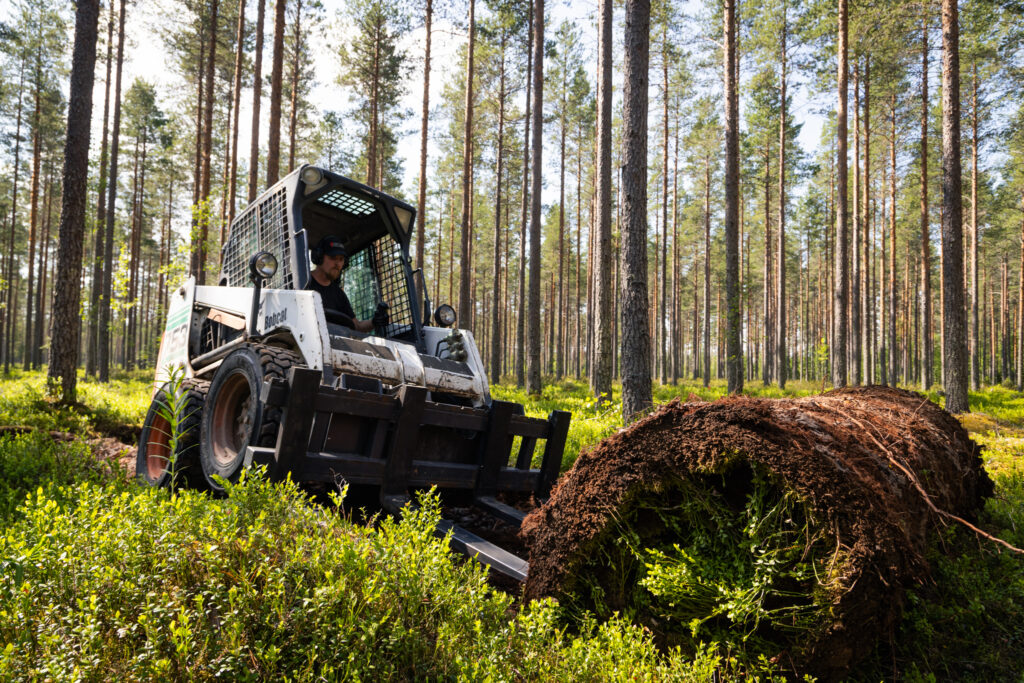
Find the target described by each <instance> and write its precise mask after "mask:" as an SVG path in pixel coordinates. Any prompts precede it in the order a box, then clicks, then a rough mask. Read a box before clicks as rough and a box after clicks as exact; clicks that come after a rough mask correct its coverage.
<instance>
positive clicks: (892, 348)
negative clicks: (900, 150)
mask: <svg viewBox="0 0 1024 683" xmlns="http://www.w3.org/2000/svg"><path fill="white" fill-rule="evenodd" d="M889 112H890V121H891V124H892V137H891V138H890V140H889V203H890V204H891V205H892V211H891V212H890V214H889V251H890V254H889V366H890V374H891V376H892V385H893V386H896V377H897V374H896V358H897V356H896V311H897V307H898V305H899V304H898V302H897V298H898V296H897V292H898V291H899V290H898V289H897V287H896V91H895V90H893V92H892V95H891V96H890V99H889Z"/></svg>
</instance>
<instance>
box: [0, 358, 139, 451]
mask: <svg viewBox="0 0 1024 683" xmlns="http://www.w3.org/2000/svg"><path fill="white" fill-rule="evenodd" d="M151 395H152V380H151V379H149V380H144V379H140V378H124V379H117V380H114V381H112V382H110V383H108V384H103V383H100V382H95V381H92V380H86V379H84V378H83V377H79V381H78V403H77V404H76V405H73V406H60V405H58V404H57V403H56V401H55V400H54V399H53V398H52V396H50V394H49V392H48V391H47V383H46V377H45V374H42V373H38V372H33V373H21V372H16V373H14V374H13V375H12V376H11V377H6V378H3V379H0V427H2V426H25V427H33V428H36V429H40V430H43V431H59V432H65V433H68V434H72V435H75V436H81V437H90V436H104V435H107V436H116V437H118V438H120V439H121V440H122V441H126V442H128V443H132V442H133V441H134V439H135V438H137V437H138V433H139V430H140V429H141V428H142V420H143V418H144V417H145V415H146V409H147V408H148V407H149V401H150V397H151Z"/></svg>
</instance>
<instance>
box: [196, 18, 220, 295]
mask: <svg viewBox="0 0 1024 683" xmlns="http://www.w3.org/2000/svg"><path fill="white" fill-rule="evenodd" d="M218 8H219V1H218V0H211V2H210V38H209V40H210V48H209V50H208V52H207V53H206V81H205V83H204V85H205V86H206V94H205V95H204V97H203V99H204V100H206V103H205V109H203V156H202V170H201V173H200V176H199V177H200V186H199V206H200V216H201V218H200V232H199V235H200V237H199V250H198V253H199V257H198V266H199V267H198V270H197V276H196V283H197V284H200V285H202V284H206V258H207V243H208V241H209V239H210V220H211V217H212V216H213V212H212V211H211V210H210V163H211V161H212V159H211V157H212V155H213V82H214V80H215V79H216V75H217V74H216V70H215V66H216V64H217V61H216V59H217V10H218Z"/></svg>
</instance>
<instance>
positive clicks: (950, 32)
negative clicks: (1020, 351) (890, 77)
mask: <svg viewBox="0 0 1024 683" xmlns="http://www.w3.org/2000/svg"><path fill="white" fill-rule="evenodd" d="M961 189H962V188H961V178H960V25H959V18H958V16H957V5H956V0H942V252H943V254H942V271H943V278H942V289H943V292H944V294H945V296H944V297H943V310H942V328H943V332H944V334H943V339H944V343H943V349H942V363H943V366H944V367H945V387H944V388H945V390H946V410H948V411H949V412H951V413H953V414H954V415H955V414H959V413H966V412H969V411H970V407H969V405H968V403H967V385H968V382H969V380H970V378H969V376H968V372H967V313H966V308H965V307H964V235H963V199H962V196H961ZM1022 263H1024V260H1022ZM1020 383H1021V377H1020V374H1019V373H1018V375H1017V385H1018V391H1019V390H1020V389H1019V387H1020Z"/></svg>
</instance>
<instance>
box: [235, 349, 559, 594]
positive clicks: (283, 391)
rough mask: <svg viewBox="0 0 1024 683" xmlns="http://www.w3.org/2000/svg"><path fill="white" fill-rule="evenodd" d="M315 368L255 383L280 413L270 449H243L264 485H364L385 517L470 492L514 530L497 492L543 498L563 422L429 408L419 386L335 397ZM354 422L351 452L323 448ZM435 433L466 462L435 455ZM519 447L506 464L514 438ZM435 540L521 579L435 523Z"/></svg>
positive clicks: (484, 547)
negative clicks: (446, 493) (463, 453)
mask: <svg viewBox="0 0 1024 683" xmlns="http://www.w3.org/2000/svg"><path fill="white" fill-rule="evenodd" d="M321 377H322V375H321V373H320V372H319V371H317V370H310V369H307V368H299V367H293V368H291V369H289V371H288V377H287V379H286V380H281V379H274V380H270V381H268V382H266V383H265V384H264V385H263V390H262V394H261V400H262V401H263V402H264V403H265V404H266V405H268V406H279V407H281V408H282V411H283V412H282V417H281V423H280V427H279V429H278V434H277V444H276V446H275V447H274V448H261V447H258V446H249V447H248V451H247V458H246V460H247V461H248V462H251V463H256V464H262V465H265V466H266V467H267V471H268V473H269V474H270V476H271V477H272V478H275V479H283V478H284V477H286V476H287V475H288V474H291V475H292V478H293V479H295V480H296V481H304V482H311V481H321V482H328V483H330V482H337V481H346V482H349V483H352V484H366V485H373V486H378V487H379V488H380V502H381V505H382V507H383V508H384V509H385V510H386V511H388V512H389V513H392V514H397V513H399V512H400V510H401V509H402V508H403V507H404V506H406V505H409V504H412V503H411V498H410V490H412V489H417V488H424V487H427V486H431V485H437V486H438V487H441V488H445V489H454V490H460V491H464V492H470V493H471V496H472V500H473V504H474V505H475V506H476V507H477V508H479V509H481V510H483V511H485V512H487V513H488V514H490V515H492V516H494V517H497V518H499V519H501V520H503V521H505V522H508V523H510V524H512V525H514V526H518V525H520V524H521V523H522V521H523V517H524V514H523V513H522V512H520V511H519V510H517V509H516V508H514V507H512V506H510V505H508V504H506V503H503V502H501V501H500V500H498V498H497V496H498V494H499V493H501V492H519V493H531V494H533V495H534V497H535V498H537V499H538V500H544V499H546V498H547V497H548V496H549V495H550V493H551V488H552V486H553V485H554V481H555V479H556V478H557V477H558V473H559V469H560V467H561V462H562V452H563V450H564V448H565V441H566V437H567V435H568V431H569V419H570V414H569V413H568V412H565V411H560V410H556V411H553V412H552V413H551V414H550V416H549V417H548V419H546V420H544V419H540V418H531V417H526V416H525V415H523V409H522V406H520V405H518V404H515V403H509V402H505V401H493V402H492V403H491V405H490V407H488V408H467V407H463V406H455V405H450V404H446V403H436V402H433V401H430V400H428V398H429V397H428V392H427V390H426V389H425V388H423V387H419V386H414V385H408V384H406V385H402V386H400V387H398V389H397V390H396V391H394V392H393V393H390V394H372V393H368V392H363V391H357V390H352V389H339V388H333V387H328V386H324V385H322V384H321V383H320V379H321ZM353 418H354V419H356V420H358V421H359V423H360V424H361V425H362V427H361V429H362V431H363V432H364V433H365V435H366V438H364V439H362V440H361V441H360V447H359V448H357V449H354V450H339V449H338V448H337V446H336V445H334V444H332V443H331V439H330V438H329V437H328V435H329V434H330V433H331V423H332V421H334V420H339V421H346V424H351V421H352V419H353ZM426 428H429V429H430V430H431V433H432V434H433V435H434V439H433V440H432V441H431V442H429V444H433V445H429V444H424V443H423V442H422V441H421V439H420V436H421V431H422V430H424V429H426ZM438 434H442V435H445V436H444V437H441V443H442V445H443V443H444V440H445V439H447V438H450V440H451V444H452V447H451V450H452V451H455V450H457V449H458V448H460V447H462V448H464V447H465V444H467V443H469V444H470V447H471V448H472V449H475V451H476V453H475V462H474V461H469V462H466V461H459V460H458V459H447V458H445V453H444V452H443V451H445V450H447V449H439V450H434V451H431V450H430V449H431V448H435V449H436V444H437V441H438V436H437V435H438ZM516 437H519V439H520V444H519V449H518V451H517V452H516V453H515V459H514V462H512V463H511V464H510V461H511V460H512V456H513V453H512V451H513V446H514V441H515V438H516ZM541 439H542V440H544V441H545V445H544V452H543V455H542V457H541V461H540V467H539V468H536V469H534V468H532V467H531V466H532V462H533V456H534V452H535V450H536V444H537V441H538V440H541ZM437 533H438V534H439V535H442V536H443V535H449V534H450V536H449V543H450V545H451V547H452V549H454V550H456V551H458V552H461V553H463V554H465V555H468V556H470V557H474V558H476V559H477V560H478V561H480V562H482V563H484V564H486V565H488V566H490V567H491V568H492V569H494V570H495V571H497V572H499V573H502V574H505V575H506V576H510V577H512V578H515V579H518V580H524V579H525V578H526V572H527V571H528V565H527V563H526V561H525V560H523V559H522V558H519V557H517V556H516V555H514V554H512V553H510V552H508V551H507V550H504V549H502V548H500V547H498V546H496V545H494V544H493V543H490V542H489V541H486V540H484V539H482V538H480V537H478V536H476V535H475V534H473V533H471V532H469V531H467V530H466V529H464V528H462V527H459V526H458V525H457V524H455V523H454V522H452V521H450V520H442V521H441V522H440V524H439V525H438V528H437Z"/></svg>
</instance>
